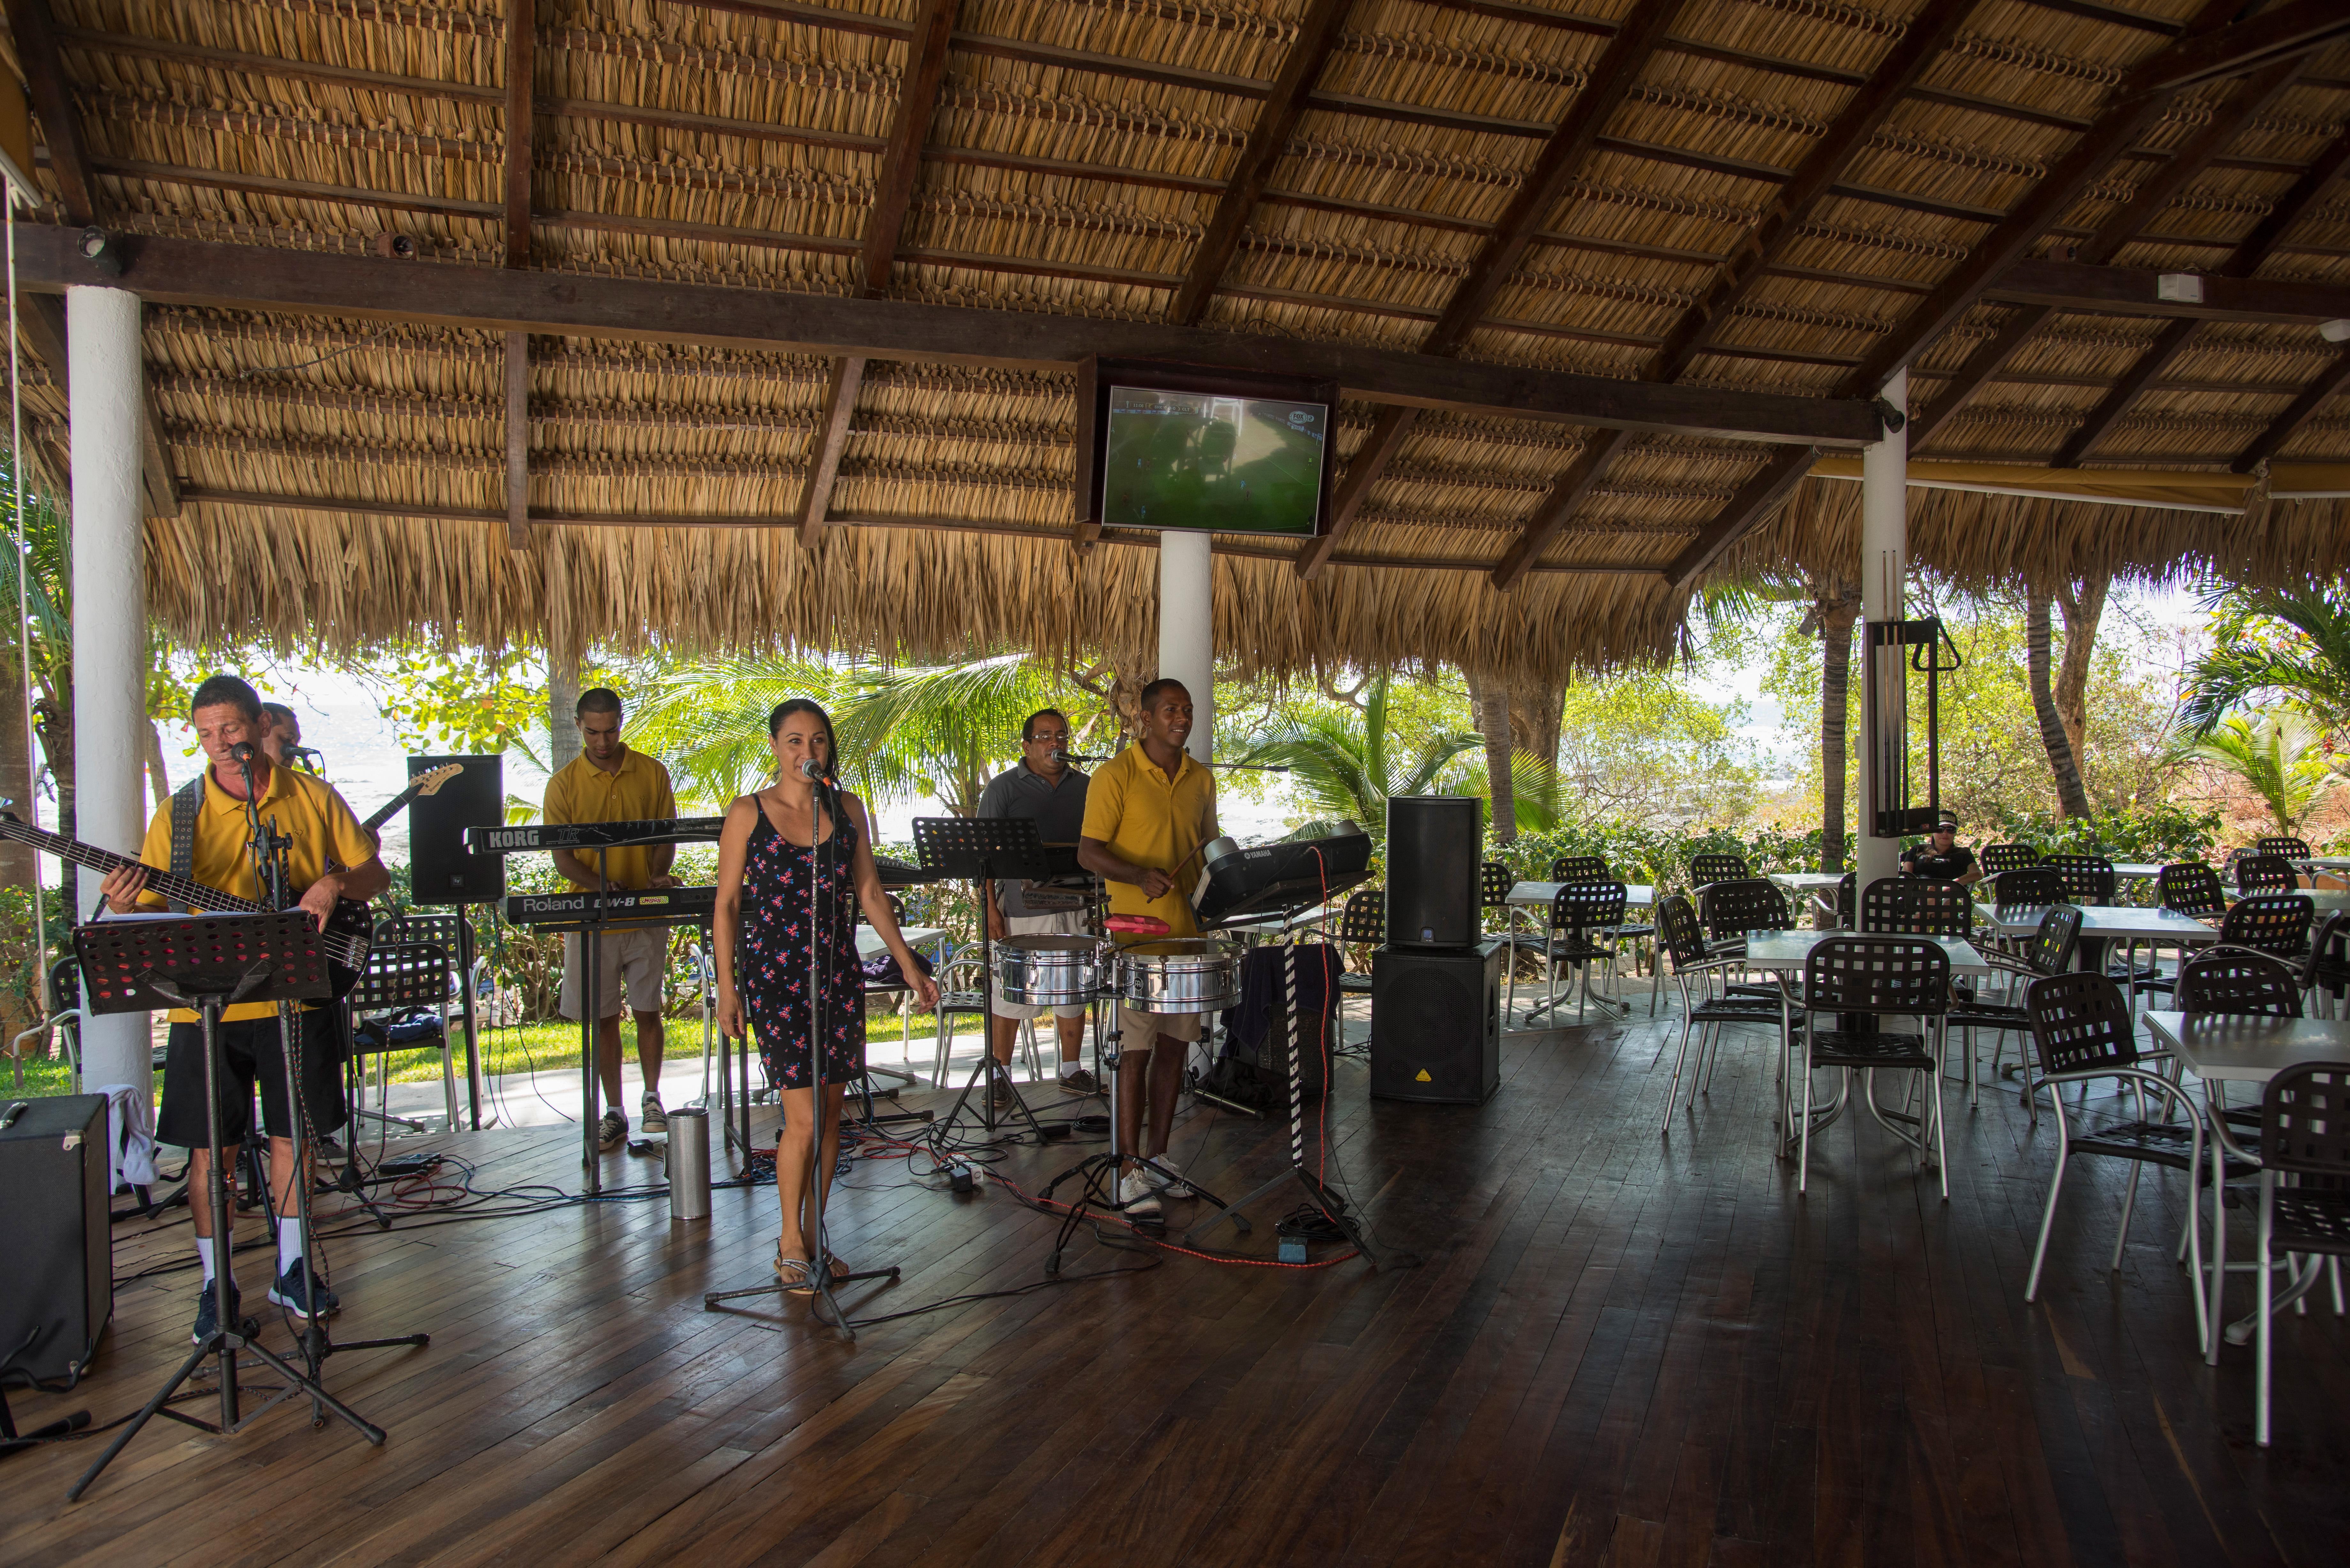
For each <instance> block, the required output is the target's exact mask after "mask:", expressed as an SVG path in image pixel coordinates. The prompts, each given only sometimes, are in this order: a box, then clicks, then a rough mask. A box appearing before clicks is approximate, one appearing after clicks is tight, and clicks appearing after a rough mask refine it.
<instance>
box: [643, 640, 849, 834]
mask: <svg viewBox="0 0 2350 1568" xmlns="http://www.w3.org/2000/svg"><path fill="white" fill-rule="evenodd" d="M839 676H840V671H839V670H837V669H836V668H835V667H833V666H831V665H828V664H825V663H823V662H821V661H818V660H813V659H799V658H795V657H793V656H791V655H788V654H775V653H742V654H727V655H723V656H721V657H718V658H715V659H696V660H693V661H692V662H691V663H687V664H681V665H678V666H675V667H673V668H671V669H669V670H662V671H660V673H659V674H657V675H656V676H655V677H654V679H653V680H652V683H651V687H650V691H649V692H648V693H647V694H646V695H643V696H640V697H639V698H638V700H637V701H636V702H635V703H634V704H633V708H634V711H633V713H632V714H631V716H630V718H629V729H628V738H629V743H630V744H631V745H634V746H636V747H638V748H639V749H640V750H642V751H646V752H650V753H654V754H656V755H659V756H661V757H664V758H667V759H668V761H669V764H670V773H671V778H672V779H673V780H674V781H675V784H676V785H677V790H678V793H679V794H680V795H681V796H682V797H683V798H684V799H685V800H687V801H690V802H691V803H693V804H695V805H702V806H707V807H712V808H714V809H718V810H723V809H724V808H725V805H726V804H727V803H728V802H729V801H732V800H733V798H734V797H735V796H737V795H740V794H749V793H750V792H751V791H753V790H756V789H763V788H764V787H765V786H766V785H767V784H769V783H770V782H772V780H773V778H774V776H775V756H774V753H771V752H770V751H769V750H768V749H767V715H768V714H769V713H771V712H773V711H775V704H776V703H778V702H781V701H784V700H785V698H788V697H814V698H815V699H816V701H819V702H822V703H824V704H825V706H826V708H827V710H829V709H830V708H831V707H832V705H833V702H834V700H835V695H836V690H835V689H836V685H837V681H838V680H839ZM836 722H837V715H836ZM843 760H844V762H846V761H847V759H845V758H844V759H843ZM852 771H853V764H852ZM855 782H856V783H857V784H858V787H859V788H860V789H863V790H865V791H866V792H867V793H870V785H869V784H868V781H866V780H865V779H863V778H861V777H859V778H857V779H856V780H855Z"/></svg>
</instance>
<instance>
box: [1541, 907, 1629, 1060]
mask: <svg viewBox="0 0 2350 1568" xmlns="http://www.w3.org/2000/svg"><path fill="white" fill-rule="evenodd" d="M1624 898H1625V889H1624V884H1623V883H1621V882H1569V883H1566V884H1565V885H1564V886H1563V887H1561V888H1559V890H1558V893H1557V895H1556V897H1555V898H1552V899H1551V904H1550V925H1549V927H1548V929H1546V930H1545V932H1544V939H1543V961H1544V968H1545V969H1546V970H1547V971H1548V972H1549V980H1550V997H1549V1000H1548V1001H1546V1002H1544V1003H1543V1005H1542V1006H1541V1007H1540V1008H1539V1009H1537V1011H1538V1012H1549V1013H1555V1012H1557V1010H1558V1005H1559V995H1558V966H1559V965H1560V963H1562V962H1565V963H1566V964H1569V965H1571V966H1573V967H1574V968H1575V969H1576V970H1577V971H1580V974H1579V977H1578V978H1579V981H1580V983H1579V984H1577V985H1576V987H1575V1023H1577V1024H1578V1025H1580V1024H1581V1023H1583V1013H1584V1007H1585V1005H1586V1003H1588V1002H1598V1003H1599V1004H1600V1006H1601V1007H1602V1009H1603V1010H1604V1009H1606V1008H1610V1007H1612V1008H1615V1009H1617V1012H1619V1013H1628V1012H1630V1011H1631V1009H1630V1008H1628V1007H1627V1006H1626V1005H1625V1004H1624V1003H1623V1002H1620V1001H1618V1000H1617V999H1616V998H1614V997H1612V996H1597V995H1595V994H1594V993H1593V992H1592V989H1591V971H1592V969H1593V967H1594V966H1596V965H1598V964H1602V963H1604V964H1606V965H1607V966H1608V971H1609V978H1610V979H1611V980H1612V979H1613V978H1614V971H1615V965H1616V953H1617V946H1616V943H1617V937H1616V932H1617V929H1619V928H1620V927H1621V926H1622V925H1623V924H1624Z"/></svg>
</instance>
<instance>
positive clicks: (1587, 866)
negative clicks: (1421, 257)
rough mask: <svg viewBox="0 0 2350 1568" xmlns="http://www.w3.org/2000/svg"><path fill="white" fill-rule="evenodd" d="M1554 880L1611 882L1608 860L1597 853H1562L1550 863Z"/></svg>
mask: <svg viewBox="0 0 2350 1568" xmlns="http://www.w3.org/2000/svg"><path fill="white" fill-rule="evenodd" d="M1550 879H1551V880H1552V881H1554V882H1611V881H1614V880H1615V876H1614V874H1613V873H1612V872H1610V871H1609V870H1608V869H1607V861H1606V860H1604V859H1602V858H1601V857H1598V856H1596V855H1562V856H1560V857H1558V858H1557V859H1555V860H1554V861H1552V862H1551V863H1550Z"/></svg>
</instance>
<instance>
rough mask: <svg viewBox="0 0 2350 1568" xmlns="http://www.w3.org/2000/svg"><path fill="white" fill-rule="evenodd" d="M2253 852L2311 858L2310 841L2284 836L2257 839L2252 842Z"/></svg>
mask: <svg viewBox="0 0 2350 1568" xmlns="http://www.w3.org/2000/svg"><path fill="white" fill-rule="evenodd" d="M2252 853H2253V854H2255V855H2276V856H2282V857H2283V858H2285V859H2287V860H2306V859H2308V858H2309V842H2308V840H2306V839H2302V838H2288V837H2282V836H2276V837H2269V838H2261V839H2255V840H2254V841H2253V843H2252Z"/></svg>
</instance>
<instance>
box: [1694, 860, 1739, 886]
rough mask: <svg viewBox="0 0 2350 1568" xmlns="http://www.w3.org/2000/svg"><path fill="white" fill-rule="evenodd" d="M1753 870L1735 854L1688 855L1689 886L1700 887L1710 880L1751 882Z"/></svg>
mask: <svg viewBox="0 0 2350 1568" xmlns="http://www.w3.org/2000/svg"><path fill="white" fill-rule="evenodd" d="M1753 879H1754V873H1753V871H1752V869H1751V868H1749V867H1748V866H1747V864H1746V862H1745V861H1744V860H1743V859H1742V858H1740V857H1738V856H1735V855H1692V856H1690V887H1692V888H1702V887H1704V886H1706V885H1707V884H1708V883H1711V882H1751V881H1752V880H1753Z"/></svg>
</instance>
